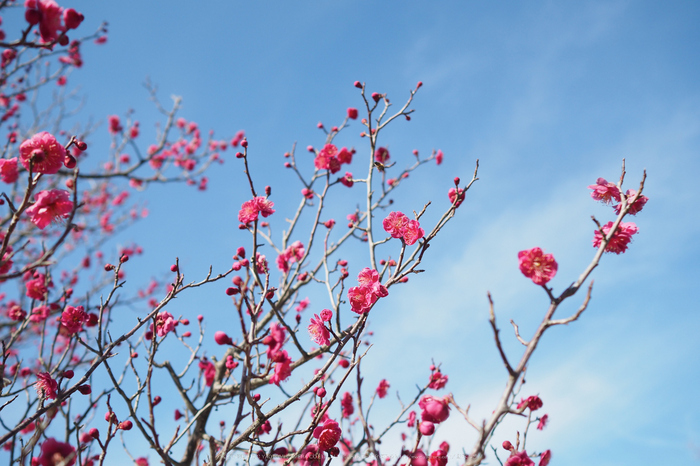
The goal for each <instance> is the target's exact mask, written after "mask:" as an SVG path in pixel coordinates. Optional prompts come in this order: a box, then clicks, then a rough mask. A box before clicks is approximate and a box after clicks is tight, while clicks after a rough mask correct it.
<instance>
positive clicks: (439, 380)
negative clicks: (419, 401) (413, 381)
mask: <svg viewBox="0 0 700 466" xmlns="http://www.w3.org/2000/svg"><path fill="white" fill-rule="evenodd" d="M447 379H448V377H447V376H446V375H443V374H442V372H440V371H435V372H433V373H432V374H430V383H429V384H428V388H432V389H433V390H440V389H441V388H444V387H445V385H446V384H447Z"/></svg>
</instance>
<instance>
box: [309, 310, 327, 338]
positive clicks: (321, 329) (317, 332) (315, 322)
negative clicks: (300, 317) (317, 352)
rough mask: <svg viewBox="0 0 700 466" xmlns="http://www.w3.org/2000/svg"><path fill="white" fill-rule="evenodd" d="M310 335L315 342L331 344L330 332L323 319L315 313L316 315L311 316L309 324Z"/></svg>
mask: <svg viewBox="0 0 700 466" xmlns="http://www.w3.org/2000/svg"><path fill="white" fill-rule="evenodd" d="M309 335H311V339H312V340H313V341H314V342H316V343H317V344H319V345H321V346H326V345H329V344H330V340H329V338H330V332H329V331H328V329H327V328H326V326H325V325H324V324H323V320H321V318H320V317H319V316H318V314H314V316H313V317H312V318H311V324H310V325H309Z"/></svg>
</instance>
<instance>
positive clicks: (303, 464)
mask: <svg viewBox="0 0 700 466" xmlns="http://www.w3.org/2000/svg"><path fill="white" fill-rule="evenodd" d="M325 461H326V455H325V453H323V452H322V451H320V448H319V446H318V445H316V444H311V445H307V446H306V447H305V448H304V449H303V450H302V451H301V453H300V454H299V466H323V463H324V462H325Z"/></svg>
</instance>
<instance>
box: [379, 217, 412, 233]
mask: <svg viewBox="0 0 700 466" xmlns="http://www.w3.org/2000/svg"><path fill="white" fill-rule="evenodd" d="M408 222H409V220H408V217H406V215H404V214H403V213H401V212H391V213H390V214H389V215H387V217H386V218H385V219H384V220H383V221H382V226H384V231H386V232H387V233H389V234H390V235H391V237H392V238H401V237H402V236H403V234H404V232H405V231H406V228H407V227H408Z"/></svg>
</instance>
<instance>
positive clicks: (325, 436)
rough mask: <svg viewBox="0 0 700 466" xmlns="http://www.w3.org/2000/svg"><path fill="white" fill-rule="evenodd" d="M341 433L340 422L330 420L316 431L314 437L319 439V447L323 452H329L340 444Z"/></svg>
mask: <svg viewBox="0 0 700 466" xmlns="http://www.w3.org/2000/svg"><path fill="white" fill-rule="evenodd" d="M341 433H342V432H341V430H340V426H339V425H338V422H337V421H334V420H332V419H328V420H326V422H325V423H324V424H323V425H319V426H318V427H316V428H315V429H314V434H313V435H314V438H317V439H318V447H319V448H320V449H321V451H328V450H330V449H331V448H333V447H334V446H335V445H336V444H337V443H338V441H339V440H340V435H341Z"/></svg>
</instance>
